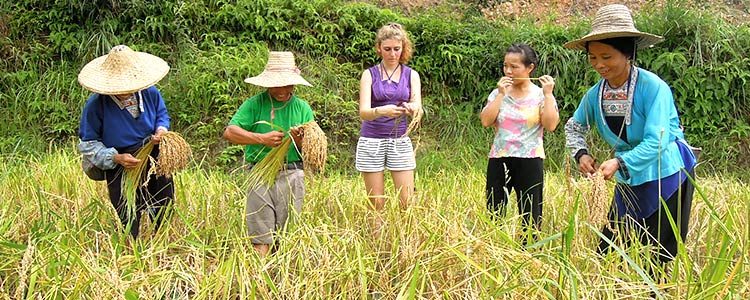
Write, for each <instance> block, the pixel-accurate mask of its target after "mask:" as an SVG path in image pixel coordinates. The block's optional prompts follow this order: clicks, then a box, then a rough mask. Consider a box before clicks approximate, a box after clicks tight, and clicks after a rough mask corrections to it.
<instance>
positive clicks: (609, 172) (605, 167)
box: [599, 158, 620, 180]
mask: <svg viewBox="0 0 750 300" xmlns="http://www.w3.org/2000/svg"><path fill="white" fill-rule="evenodd" d="M618 169H620V162H618V161H617V159H616V158H613V159H608V160H607V161H605V162H603V163H602V164H601V165H600V166H599V173H601V174H602V176H603V177H604V179H606V180H610V179H612V176H614V175H615V172H617V170H618Z"/></svg>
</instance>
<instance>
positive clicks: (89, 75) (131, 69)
mask: <svg viewBox="0 0 750 300" xmlns="http://www.w3.org/2000/svg"><path fill="white" fill-rule="evenodd" d="M168 72H169V65H168V64H167V62H165V61H164V60H163V59H161V58H159V57H157V56H154V55H151V54H148V53H145V52H136V51H133V49H130V48H129V47H128V46H125V45H118V46H114V47H112V50H109V54H107V55H104V56H100V57H97V58H95V59H94V60H92V61H90V62H89V63H88V64H86V65H85V66H83V69H81V73H78V82H79V83H80V84H81V85H82V86H83V87H84V88H86V89H88V90H90V91H92V92H94V93H99V94H104V95H121V94H129V93H134V92H137V91H140V90H142V89H145V88H147V87H150V86H152V85H154V84H156V83H157V82H159V80H161V79H162V78H164V76H165V75H167V73H168Z"/></svg>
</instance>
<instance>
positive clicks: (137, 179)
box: [120, 142, 154, 215]
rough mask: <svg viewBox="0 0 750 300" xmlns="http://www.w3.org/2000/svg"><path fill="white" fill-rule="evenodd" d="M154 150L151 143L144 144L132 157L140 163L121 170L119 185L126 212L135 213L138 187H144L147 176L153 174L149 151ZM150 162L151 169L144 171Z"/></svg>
mask: <svg viewBox="0 0 750 300" xmlns="http://www.w3.org/2000/svg"><path fill="white" fill-rule="evenodd" d="M153 149H154V144H153V143H151V142H148V143H146V144H145V145H143V147H141V148H140V149H138V151H137V152H135V155H133V156H134V157H135V158H137V159H139V160H140V162H139V163H138V164H137V165H136V166H135V167H133V168H130V169H123V172H124V173H123V175H122V180H121V181H120V184H121V190H122V195H124V196H125V200H126V205H127V208H128V211H129V212H130V213H131V215H132V213H134V212H135V209H136V207H135V193H136V192H137V191H138V187H140V186H145V185H146V184H147V183H148V178H149V175H150V174H152V173H153V172H154V168H153V163H154V162H153V161H152V160H153V158H151V156H149V154H151V151H152V150H153ZM149 161H151V163H152V165H151V166H152V167H151V168H149V169H148V170H147V169H146V165H147V164H148V163H149Z"/></svg>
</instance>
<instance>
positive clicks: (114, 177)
mask: <svg viewBox="0 0 750 300" xmlns="http://www.w3.org/2000/svg"><path fill="white" fill-rule="evenodd" d="M168 72H169V65H168V64H167V63H166V62H165V61H164V60H162V59H161V58H159V57H156V56H154V55H151V54H148V53H144V52H136V51H133V50H132V49H130V48H129V47H128V46H125V45H119V46H115V47H113V48H112V49H111V50H110V51H109V54H107V55H104V56H101V57H98V58H96V59H94V60H92V61H91V62H89V63H88V64H86V65H85V66H84V67H83V69H82V70H81V72H80V73H79V74H78V82H79V83H80V84H81V85H82V86H83V87H84V88H86V89H88V90H90V91H92V92H93V94H92V95H91V96H90V97H89V99H88V101H86V105H85V106H84V108H83V113H82V115H81V123H80V128H79V132H78V134H79V137H80V139H81V141H80V143H79V144H78V150H79V151H80V152H81V154H82V155H83V158H82V160H83V164H84V170H85V171H86V173H87V174H88V175H89V176H90V177H92V179H95V180H106V181H107V190H108V192H109V198H110V201H111V202H112V205H113V206H114V208H115V210H116V211H117V215H118V216H119V218H120V221H121V222H122V224H123V226H125V228H130V234H131V235H132V236H133V237H134V238H135V237H137V236H138V232H139V225H140V223H139V221H140V216H141V210H146V211H147V212H148V214H149V216H150V217H151V218H152V220H153V221H154V224H155V226H156V228H157V229H158V228H159V227H160V225H161V223H162V221H163V220H164V218H165V215H166V214H167V211H166V208H167V207H169V204H170V202H171V201H172V198H174V184H173V183H172V179H171V178H166V177H162V176H155V175H151V176H152V178H150V180H149V181H148V185H147V186H146V187H142V188H139V191H138V192H137V193H136V194H137V195H136V211H135V215H131V213H130V212H129V210H128V209H127V205H126V200H125V199H126V198H125V196H124V195H122V190H121V180H122V174H123V169H130V168H133V167H135V166H136V165H137V164H138V163H139V162H140V160H139V159H137V158H135V157H134V156H133V153H135V152H136V151H137V150H138V149H139V148H140V147H141V146H142V145H143V144H144V143H146V142H148V141H149V139H150V140H151V141H153V142H154V143H158V142H159V141H160V139H161V136H162V135H163V134H164V133H165V132H167V131H168V130H169V125H170V118H169V114H168V113H167V107H166V105H165V104H164V99H162V96H161V93H159V90H158V89H157V88H156V87H155V86H154V84H156V83H157V82H159V80H161V79H162V78H163V77H164V76H165V75H166V74H167V73H168ZM158 151H159V148H158V146H157V147H154V150H153V152H152V153H151V157H154V158H156V157H157V155H158ZM147 167H148V166H147ZM96 174H98V175H99V176H96Z"/></svg>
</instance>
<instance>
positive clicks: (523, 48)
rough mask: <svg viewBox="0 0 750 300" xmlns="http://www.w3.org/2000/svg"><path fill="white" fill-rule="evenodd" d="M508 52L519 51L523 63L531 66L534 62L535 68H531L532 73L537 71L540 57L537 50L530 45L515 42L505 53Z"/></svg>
mask: <svg viewBox="0 0 750 300" xmlns="http://www.w3.org/2000/svg"><path fill="white" fill-rule="evenodd" d="M508 53H518V54H521V57H522V59H521V61H522V62H523V65H524V66H526V67H529V66H531V64H534V69H533V70H531V74H534V72H535V71H536V67H537V66H539V58H538V57H537V56H536V51H534V49H531V47H530V46H529V45H526V44H513V45H510V47H508V50H506V51H505V54H508Z"/></svg>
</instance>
